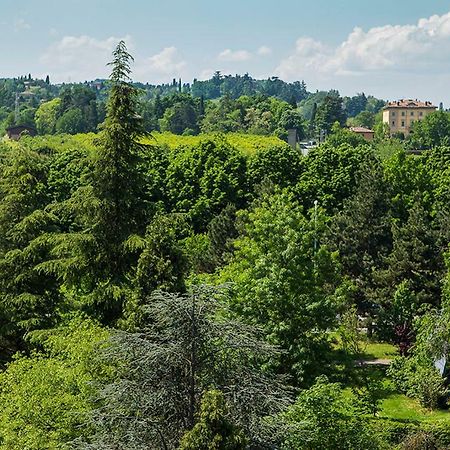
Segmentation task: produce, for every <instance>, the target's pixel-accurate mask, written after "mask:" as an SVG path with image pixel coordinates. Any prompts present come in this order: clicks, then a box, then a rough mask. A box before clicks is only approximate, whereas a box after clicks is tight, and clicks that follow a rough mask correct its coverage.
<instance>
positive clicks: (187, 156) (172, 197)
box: [165, 139, 246, 231]
mask: <svg viewBox="0 0 450 450" xmlns="http://www.w3.org/2000/svg"><path fill="white" fill-rule="evenodd" d="M245 181H246V160H245V158H244V156H243V155H242V154H241V152H239V150H237V149H236V148H234V147H231V146H230V145H229V144H228V142H227V141H226V140H224V139H223V140H222V139H217V140H216V141H212V140H205V141H200V142H199V143H198V144H197V145H195V146H193V147H187V148H184V149H177V150H174V151H173V153H172V154H171V155H170V156H169V164H168V167H167V172H166V180H165V191H166V195H167V201H168V206H169V208H170V209H171V210H172V211H176V212H180V213H186V214H187V216H188V217H189V218H190V219H191V220H192V223H193V226H194V230H196V231H203V230H205V228H206V225H207V224H208V222H209V221H210V220H211V219H212V218H213V217H214V216H215V215H216V214H217V213H219V212H220V210H221V209H223V208H224V207H225V206H226V205H227V204H228V203H232V204H234V205H236V207H238V208H239V207H241V206H242V205H243V203H244V195H245V193H244V189H245Z"/></svg>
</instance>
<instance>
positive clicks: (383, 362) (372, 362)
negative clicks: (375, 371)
mask: <svg viewBox="0 0 450 450" xmlns="http://www.w3.org/2000/svg"><path fill="white" fill-rule="evenodd" d="M391 362H392V359H383V358H379V359H361V360H359V361H356V365H358V366H390V365H391Z"/></svg>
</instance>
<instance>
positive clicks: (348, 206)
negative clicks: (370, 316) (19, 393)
mask: <svg viewBox="0 0 450 450" xmlns="http://www.w3.org/2000/svg"><path fill="white" fill-rule="evenodd" d="M389 216H390V195H389V185H388V184H387V183H386V182H385V180H384V175H383V171H382V166H381V164H380V162H379V161H377V160H376V159H375V160H372V164H371V163H370V162H369V161H367V162H366V163H365V164H364V165H363V166H362V170H361V171H360V175H359V177H358V181H357V185H356V189H355V193H354V195H353V196H352V197H351V198H349V199H347V200H346V201H345V202H344V206H343V208H342V209H341V210H340V211H339V212H338V213H337V214H336V215H335V216H334V218H333V220H332V221H330V226H329V229H328V231H327V233H326V242H328V244H329V245H330V247H331V249H333V250H337V251H338V252H339V255H340V258H339V259H340V262H341V264H342V268H343V273H344V274H345V275H347V276H348V277H350V279H351V280H353V284H354V286H355V287H356V289H355V291H354V292H353V298H354V301H355V303H356V305H357V306H358V308H360V309H363V310H370V309H371V305H372V303H373V301H374V299H373V294H372V292H373V289H374V288H375V281H374V279H373V276H374V271H375V270H376V268H378V267H380V266H381V264H382V262H383V259H384V257H385V256H386V255H387V253H388V252H389V249H390V246H391V233H390V228H391V227H390V217H389Z"/></svg>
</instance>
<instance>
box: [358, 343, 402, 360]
mask: <svg viewBox="0 0 450 450" xmlns="http://www.w3.org/2000/svg"><path fill="white" fill-rule="evenodd" d="M361 347H362V348H363V349H364V351H363V354H362V355H361V358H360V359H368V360H370V359H393V358H395V357H396V356H397V355H398V350H397V347H395V346H394V345H392V344H388V343H387V342H368V343H367V344H362V346H361Z"/></svg>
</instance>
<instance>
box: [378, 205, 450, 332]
mask: <svg viewBox="0 0 450 450" xmlns="http://www.w3.org/2000/svg"><path fill="white" fill-rule="evenodd" d="M392 234H393V247H392V251H391V252H390V254H389V255H388V256H387V257H386V258H385V260H384V265H385V267H384V268H383V270H381V271H380V272H379V273H378V274H377V276H376V278H377V282H378V287H379V289H378V292H377V294H378V298H379V299H380V303H381V304H382V305H388V304H390V302H391V299H392V296H393V294H394V292H395V290H396V289H397V287H398V286H399V285H400V284H401V283H402V282H403V281H405V280H408V283H409V289H410V291H411V293H412V295H414V297H416V302H417V304H418V305H420V304H423V303H428V304H432V305H436V306H437V305H438V304H439V299H440V297H441V290H440V280H441V279H442V277H443V276H444V268H445V266H444V261H443V259H442V255H441V254H440V252H439V248H438V247H437V245H436V232H435V230H433V228H432V225H431V220H430V217H429V216H428V213H427V211H426V210H425V208H424V207H423V204H422V203H421V201H420V200H419V199H417V201H416V202H415V203H414V205H413V206H412V207H411V209H410V210H409V217H408V219H407V221H406V222H405V223H404V224H399V225H396V224H394V225H393V230H392ZM398 325H400V324H398Z"/></svg>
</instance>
